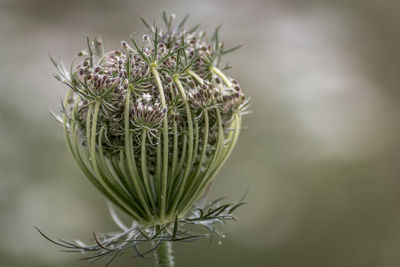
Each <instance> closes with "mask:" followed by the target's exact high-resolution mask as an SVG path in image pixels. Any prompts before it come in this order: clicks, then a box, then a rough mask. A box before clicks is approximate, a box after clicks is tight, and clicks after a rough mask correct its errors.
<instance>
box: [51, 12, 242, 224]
mask: <svg viewBox="0 0 400 267" xmlns="http://www.w3.org/2000/svg"><path fill="white" fill-rule="evenodd" d="M173 18H174V16H170V18H169V20H167V21H166V23H165V24H166V25H165V28H161V27H156V26H155V27H150V26H149V25H148V24H147V23H145V24H146V25H147V26H148V33H147V34H145V35H144V36H143V46H140V45H138V44H137V43H136V41H135V40H134V38H131V39H132V43H131V44H128V42H126V41H122V42H121V47H120V48H118V49H115V50H112V51H110V52H104V47H103V42H102V40H101V39H100V38H95V39H94V40H89V39H87V49H86V50H83V51H81V52H79V53H78V54H77V56H76V58H75V59H74V60H73V63H72V65H71V67H70V70H69V71H68V70H67V69H66V68H65V67H64V65H63V64H62V63H55V62H54V63H55V65H56V67H57V69H58V71H59V74H57V75H56V78H57V79H58V80H59V81H61V82H62V83H64V84H66V85H67V86H68V87H69V91H68V93H67V96H66V101H64V103H63V106H62V108H63V113H64V118H63V125H64V128H65V137H66V141H67V145H68V148H69V150H70V151H71V154H72V156H73V157H74V159H75V160H76V162H77V163H78V165H79V167H80V168H81V169H82V171H83V172H84V173H85V175H86V176H87V177H88V178H89V180H90V181H91V182H92V183H93V185H94V186H95V187H96V188H97V189H98V190H99V191H100V192H101V193H103V194H104V196H105V197H107V198H108V199H109V200H110V201H111V202H112V203H113V204H114V205H115V206H117V207H119V208H120V210H122V211H124V212H125V213H126V214H128V215H130V216H131V217H132V219H134V220H135V221H137V222H138V223H140V224H143V225H155V224H162V223H166V222H169V221H171V220H174V219H175V218H182V217H183V216H185V215H186V214H187V213H188V212H189V210H190V209H191V207H192V206H193V204H194V202H195V201H196V200H198V199H199V198H200V197H201V196H202V195H203V194H204V193H205V191H206V190H207V188H208V187H209V186H210V184H211V183H212V181H213V179H214V177H215V175H216V174H217V173H218V171H219V170H220V168H221V166H222V165H223V164H224V163H225V161H226V160H227V158H228V157H229V155H230V153H231V152H232V150H233V148H234V146H235V144H236V141H237V139H238V135H239V129H240V125H241V116H242V114H243V112H244V111H245V110H246V108H247V105H248V99H247V98H246V97H245V95H244V93H243V92H242V89H241V87H240V85H239V84H238V82H237V81H236V80H234V79H232V78H230V77H228V76H226V74H225V73H224V71H225V69H227V68H220V67H219V65H220V62H221V59H222V57H223V56H224V55H225V54H227V53H229V52H231V51H233V50H235V49H236V48H233V49H227V50H225V49H224V45H223V44H222V42H221V41H220V40H219V36H218V30H219V29H217V30H216V32H215V33H214V34H213V35H211V36H209V35H207V34H206V33H205V32H203V31H199V32H198V31H197V28H196V27H195V28H192V29H188V28H186V27H185V26H184V23H180V24H178V25H177V26H173ZM185 20H186V19H185Z"/></svg>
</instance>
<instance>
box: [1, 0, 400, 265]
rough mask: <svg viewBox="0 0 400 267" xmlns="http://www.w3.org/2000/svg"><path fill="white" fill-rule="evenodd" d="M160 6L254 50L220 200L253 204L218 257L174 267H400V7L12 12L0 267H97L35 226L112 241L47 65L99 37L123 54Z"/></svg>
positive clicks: (211, 2) (186, 249)
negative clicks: (74, 151) (62, 121)
mask: <svg viewBox="0 0 400 267" xmlns="http://www.w3.org/2000/svg"><path fill="white" fill-rule="evenodd" d="M162 7H163V8H165V9H166V10H167V11H168V12H170V13H176V15H177V19H178V20H179V19H182V18H183V16H184V15H185V14H186V13H190V14H191V19H190V21H189V24H192V25H194V24H197V23H201V24H202V27H203V28H204V29H206V30H207V31H208V32H212V31H213V29H214V27H215V26H217V25H220V24H223V27H222V36H223V38H224V39H225V42H226V44H227V46H235V45H237V44H243V45H244V47H243V48H242V49H240V50H238V51H237V52H235V53H234V54H230V55H229V56H228V58H227V60H228V61H229V62H230V64H231V65H232V66H233V67H234V68H233V69H232V70H229V71H228V74H229V75H230V76H232V77H235V78H236V79H237V80H238V81H239V82H240V83H241V85H242V88H243V90H245V92H247V94H248V95H249V96H251V97H252V99H253V105H252V108H251V110H252V111H253V113H251V114H249V115H247V116H246V117H245V118H244V129H243V131H242V134H241V138H240V139H239V143H238V145H237V147H236V149H235V151H234V153H233V155H232V157H231V158H230V160H229V161H228V163H227V164H226V165H225V167H224V168H223V170H222V171H221V173H220V175H219V177H218V179H217V180H216V183H215V185H214V188H213V191H212V194H211V198H215V197H217V196H220V195H226V196H227V199H228V200H238V199H239V198H240V197H241V196H242V195H243V194H244V193H245V191H246V190H247V189H248V190H249V194H248V196H247V199H248V200H249V201H250V203H249V204H248V205H247V206H245V207H242V208H240V209H239V210H238V211H237V215H238V218H239V219H238V223H237V224H234V223H233V224H230V225H227V226H226V227H225V228H224V229H225V234H226V236H227V238H226V239H224V240H223V242H222V245H218V242H214V243H213V244H212V245H211V246H209V244H208V241H206V240H204V241H198V242H195V243H190V244H177V245H176V250H175V256H176V258H177V266H194V267H196V266H270V267H272V266H273V267H281V266H282V267H283V266H285V267H289V266H290V267H292V266H299V267H301V266H307V267H314V266H315V267H321V266H323V267H336V266H340V267H345V266H351V267H358V266H362V267H369V266H371V267H392V266H393V267H395V266H396V267H397V266H400V207H399V203H400V194H399V193H400V180H399V178H400V177H399V174H400V164H399V159H400V144H399V134H400V124H399V114H400V110H399V109H400V105H399V104H400V93H399V90H398V89H399V83H400V52H399V48H400V16H399V10H400V2H399V1H398V0H381V1H373V0H362V1H361V0H336V1H334V0H332V1H323V0H302V1H296V0H258V1H242V0H224V1H216V0H202V1H178V0H172V1H140V0H135V1H129V0H113V1H105V0H104V1H83V0H70V1H55V0H35V1H34V0H0V62H1V63H0V258H1V262H0V266H5V267H8V266H11V267H14V266H29V267H31V266H32V267H33V266H40V267H42V266H44V267H46V266H87V262H82V261H79V258H80V255H78V254H67V253H62V252H58V248H56V247H54V246H53V245H51V244H50V243H49V242H47V241H45V240H44V239H43V238H42V237H40V236H39V234H38V233H37V232H36V231H34V229H33V227H34V226H38V227H39V228H40V229H42V230H44V231H45V232H46V233H47V234H49V235H50V236H52V237H65V238H68V237H70V236H71V235H72V234H76V235H78V236H79V237H81V238H82V239H83V240H89V239H91V236H92V232H93V231H95V232H107V231H113V230H116V227H115V226H114V225H113V223H112V222H111V219H110V217H109V215H108V211H107V207H106V205H105V200H104V198H103V197H102V196H101V195H100V194H99V193H97V192H96V191H95V189H94V188H93V187H92V186H91V185H90V184H89V182H88V181H87V180H86V178H85V177H84V176H83V174H82V173H81V172H80V171H79V169H78V167H77V165H76V164H75V163H74V162H73V160H72V159H71V158H70V155H69V153H68V151H67V149H66V146H65V144H64V140H63V134H62V129H61V127H60V126H59V125H58V123H57V122H55V121H54V120H53V119H52V118H51V116H50V114H49V112H48V111H49V110H55V111H57V110H58V108H59V106H60V100H61V97H62V96H63V95H64V94H65V92H66V88H65V87H63V86H62V85H60V84H58V82H57V81H56V80H55V79H54V78H53V77H52V73H53V72H54V71H55V70H54V68H53V66H52V65H51V63H50V61H49V59H48V55H52V56H54V57H56V58H63V59H64V60H65V62H67V63H69V59H71V58H72V56H73V55H74V54H75V53H77V52H78V51H79V50H80V49H82V48H84V47H85V37H86V35H87V34H89V35H93V34H98V33H101V34H102V36H103V39H104V41H105V45H106V48H108V49H113V48H115V47H119V45H120V41H121V40H127V39H129V35H130V34H131V33H137V34H138V35H139V36H141V34H142V33H143V32H144V26H143V25H142V24H141V22H140V19H139V16H144V17H146V18H148V19H149V20H150V21H152V19H153V18H157V19H159V17H160V9H161V8H162ZM158 21H160V20H158ZM152 264H153V263H152V261H151V260H142V259H137V258H133V253H132V254H130V253H127V254H125V255H123V256H122V257H119V258H118V259H117V260H116V261H115V262H114V263H113V265H112V266H152ZM95 266H104V263H100V264H98V265H95Z"/></svg>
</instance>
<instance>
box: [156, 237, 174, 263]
mask: <svg viewBox="0 0 400 267" xmlns="http://www.w3.org/2000/svg"><path fill="white" fill-rule="evenodd" d="M154 254H155V256H156V266H157V267H173V266H175V262H174V257H173V256H172V242H169V241H163V242H162V243H161V245H160V246H159V247H158V248H157V250H156V252H155V253H154Z"/></svg>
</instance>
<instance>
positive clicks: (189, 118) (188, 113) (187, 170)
mask: <svg viewBox="0 0 400 267" xmlns="http://www.w3.org/2000/svg"><path fill="white" fill-rule="evenodd" d="M173 79H174V82H175V84H176V85H177V87H178V90H179V93H180V95H181V97H182V99H183V101H184V103H185V110H186V116H187V123H188V135H189V145H188V152H187V153H188V157H187V162H186V167H185V171H184V173H183V177H182V182H181V184H180V185H179V188H178V192H177V195H176V197H175V199H174V201H173V202H172V206H171V209H170V212H171V214H174V213H175V208H176V206H177V204H178V200H179V199H180V198H181V196H182V193H183V189H184V188H185V184H186V180H187V178H188V176H189V173H190V165H191V164H192V156H193V121H192V113H191V111H190V106H189V103H188V99H187V97H186V93H185V90H184V88H183V86H182V83H181V81H180V80H179V76H178V75H174V77H173Z"/></svg>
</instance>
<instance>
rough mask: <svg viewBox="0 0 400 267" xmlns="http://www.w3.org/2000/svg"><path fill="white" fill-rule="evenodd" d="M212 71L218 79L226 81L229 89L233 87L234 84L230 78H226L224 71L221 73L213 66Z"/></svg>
mask: <svg viewBox="0 0 400 267" xmlns="http://www.w3.org/2000/svg"><path fill="white" fill-rule="evenodd" d="M210 70H211V72H213V73H215V74H216V75H217V76H218V77H220V78H221V79H222V80H223V81H224V83H225V84H226V86H228V87H229V88H230V87H232V83H231V82H230V81H229V79H228V77H226V75H225V74H224V73H223V72H222V71H220V70H219V69H218V68H217V67H214V66H211V67H210Z"/></svg>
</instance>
